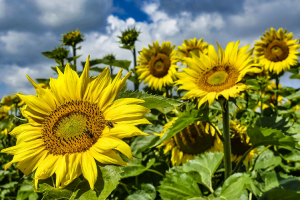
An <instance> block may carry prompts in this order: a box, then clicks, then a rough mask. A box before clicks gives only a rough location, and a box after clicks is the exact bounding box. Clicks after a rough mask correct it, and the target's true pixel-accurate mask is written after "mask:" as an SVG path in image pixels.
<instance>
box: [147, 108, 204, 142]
mask: <svg viewBox="0 0 300 200" xmlns="http://www.w3.org/2000/svg"><path fill="white" fill-rule="evenodd" d="M196 121H208V107H205V108H203V109H201V108H200V109H199V110H198V109H197V110H196V109H192V110H187V111H186V112H185V113H183V114H182V115H180V116H179V117H178V119H177V120H176V121H175V122H174V123H173V124H172V126H171V127H170V128H169V129H168V130H167V131H166V133H165V134H164V135H163V136H162V137H161V138H160V139H159V140H158V141H157V142H156V143H155V144H154V145H153V146H157V145H159V144H160V143H162V142H163V141H165V140H167V139H169V138H171V137H172V136H173V135H175V134H176V133H178V132H179V131H181V130H182V129H184V128H185V127H187V126H188V125H190V124H192V123H194V122H196Z"/></svg>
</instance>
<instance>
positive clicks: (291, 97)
mask: <svg viewBox="0 0 300 200" xmlns="http://www.w3.org/2000/svg"><path fill="white" fill-rule="evenodd" d="M285 98H287V99H288V100H298V99H299V98H300V90H298V91H297V92H295V93H293V94H291V95H289V96H286V97H285Z"/></svg>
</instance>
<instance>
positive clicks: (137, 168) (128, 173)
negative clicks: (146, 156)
mask: <svg viewBox="0 0 300 200" xmlns="http://www.w3.org/2000/svg"><path fill="white" fill-rule="evenodd" d="M154 163H155V158H152V159H150V160H149V161H148V163H147V165H146V167H145V166H143V165H140V164H134V163H132V164H129V165H127V166H124V167H122V171H123V172H122V173H121V178H128V177H132V176H138V175H140V174H142V173H144V172H145V171H147V169H149V168H150V167H151V166H152V165H153V164H154Z"/></svg>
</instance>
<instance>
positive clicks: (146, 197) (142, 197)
mask: <svg viewBox="0 0 300 200" xmlns="http://www.w3.org/2000/svg"><path fill="white" fill-rule="evenodd" d="M155 197H156V190H155V187H154V186H153V185H151V184H149V183H148V184H142V186H141V190H138V191H136V192H135V193H133V194H131V195H129V196H128V197H127V198H126V200H154V199H155Z"/></svg>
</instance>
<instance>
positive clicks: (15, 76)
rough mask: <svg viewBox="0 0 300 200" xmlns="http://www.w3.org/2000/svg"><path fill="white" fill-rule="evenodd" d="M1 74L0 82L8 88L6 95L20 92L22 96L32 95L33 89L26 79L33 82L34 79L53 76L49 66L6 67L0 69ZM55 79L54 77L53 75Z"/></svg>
mask: <svg viewBox="0 0 300 200" xmlns="http://www.w3.org/2000/svg"><path fill="white" fill-rule="evenodd" d="M1 68H2V69H1V73H3V74H5V76H3V77H2V78H1V80H0V83H4V84H5V85H7V87H8V93H7V95H8V94H11V93H17V92H21V93H23V94H34V93H35V92H34V88H33V87H32V85H31V84H30V82H29V81H28V79H27V78H26V75H28V76H30V77H31V78H32V79H33V80H35V79H36V78H49V76H50V75H53V71H52V69H51V68H50V67H49V65H43V66H41V65H38V66H27V67H19V66H17V65H7V66H3V67H1ZM54 77H56V75H54Z"/></svg>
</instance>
